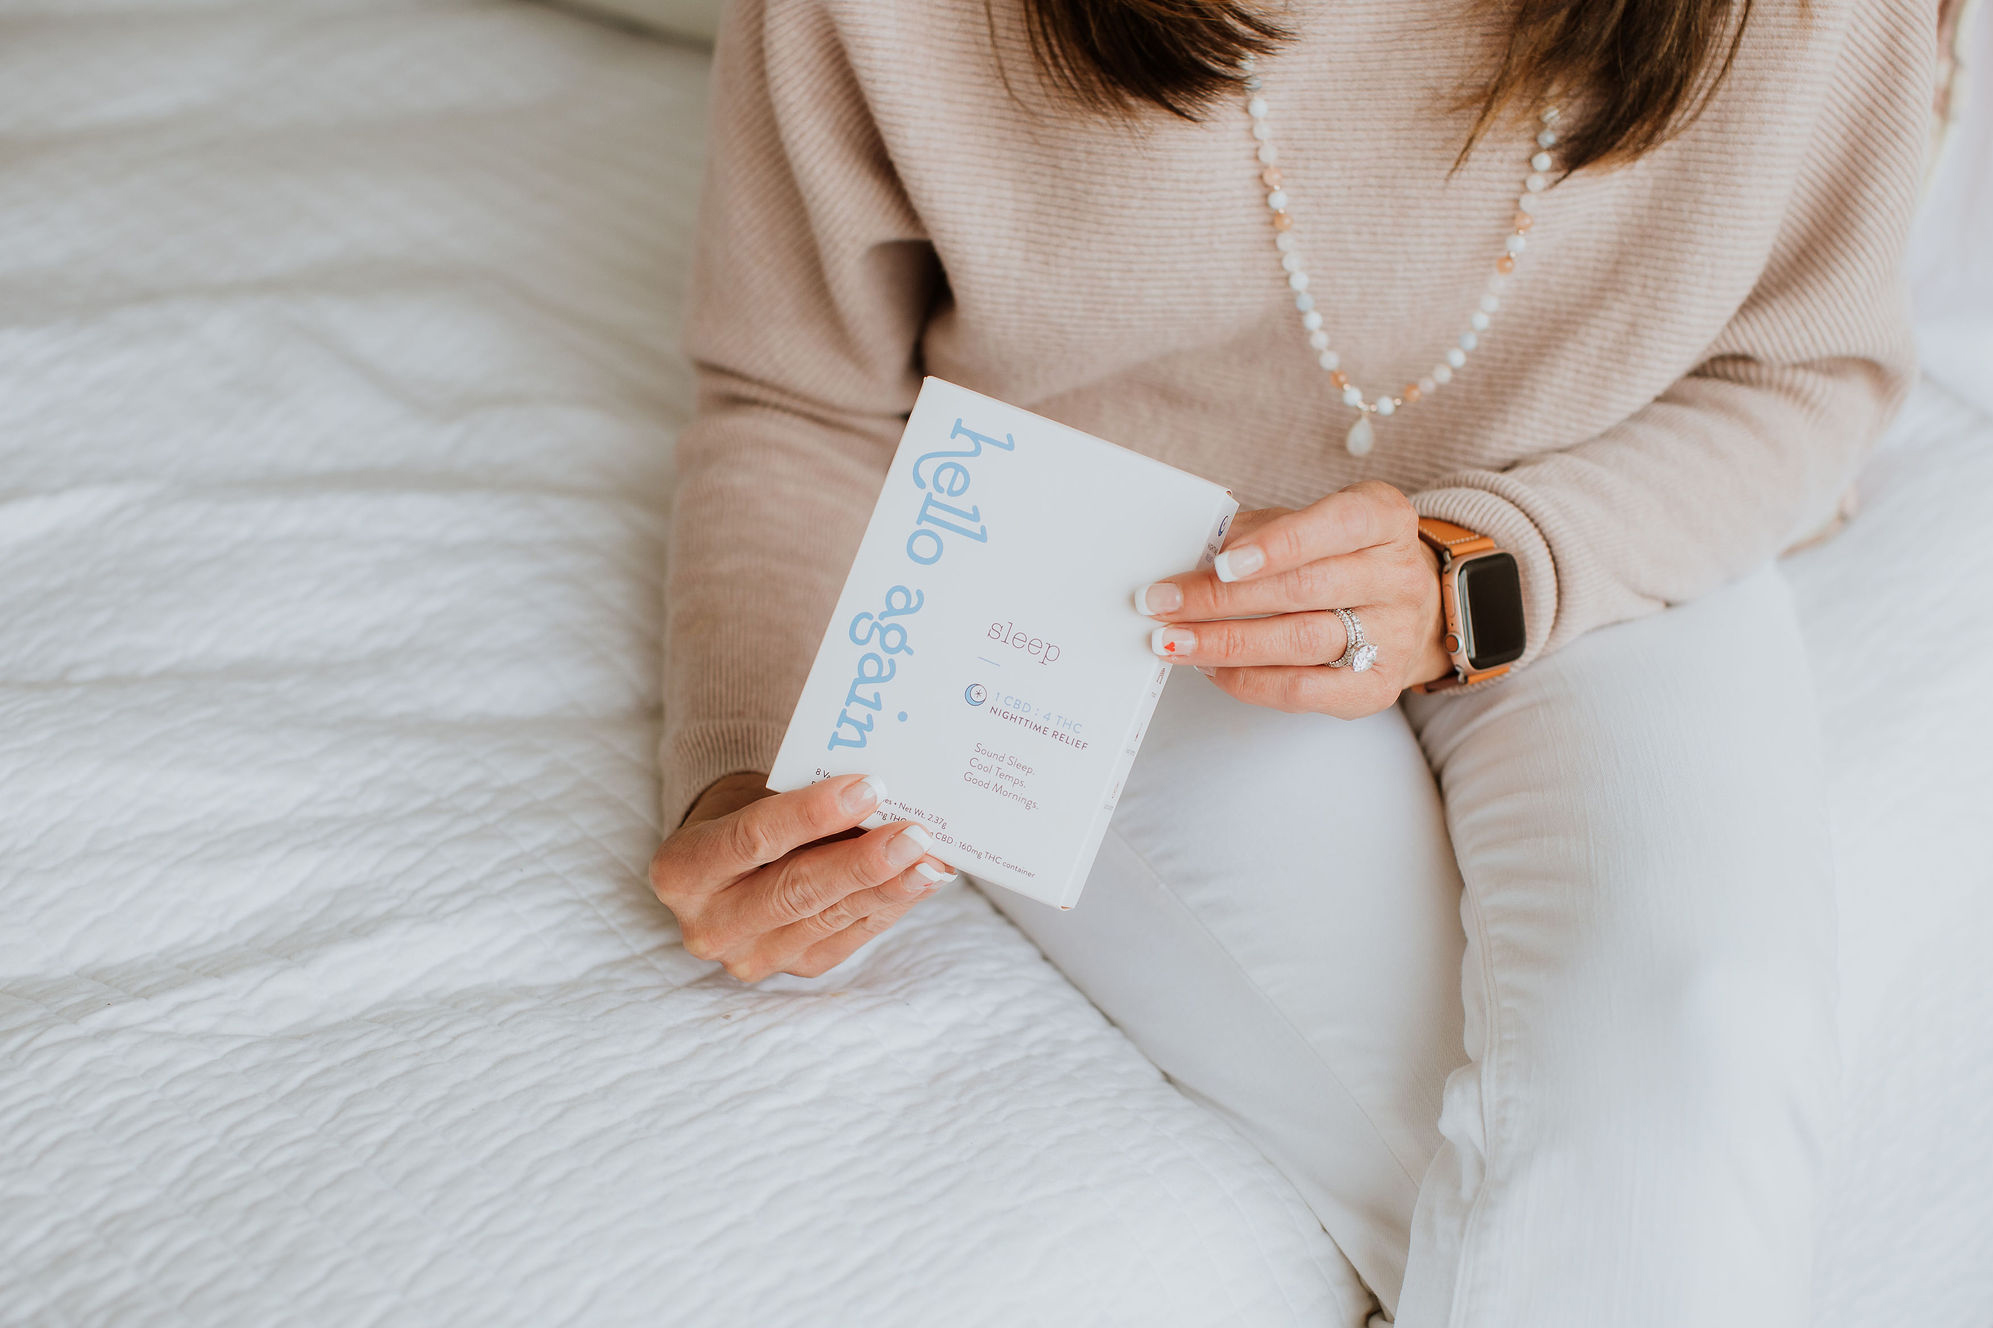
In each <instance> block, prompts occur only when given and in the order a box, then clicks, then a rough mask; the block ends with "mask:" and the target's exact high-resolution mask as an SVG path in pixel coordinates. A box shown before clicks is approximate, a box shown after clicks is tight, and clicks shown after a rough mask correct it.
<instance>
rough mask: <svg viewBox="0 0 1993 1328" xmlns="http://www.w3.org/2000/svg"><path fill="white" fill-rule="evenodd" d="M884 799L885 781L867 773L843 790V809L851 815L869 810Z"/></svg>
mask: <svg viewBox="0 0 1993 1328" xmlns="http://www.w3.org/2000/svg"><path fill="white" fill-rule="evenodd" d="M885 800H886V781H885V780H883V779H880V778H879V777H878V776H877V775H867V776H865V778H863V779H861V780H859V781H858V782H857V783H856V784H853V785H852V786H851V787H850V788H848V789H846V790H844V810H846V811H848V812H850V813H851V814H852V815H853V816H856V815H858V814H859V813H860V812H869V811H871V810H872V809H873V808H874V807H877V806H878V805H879V804H880V803H882V802H884V801H885Z"/></svg>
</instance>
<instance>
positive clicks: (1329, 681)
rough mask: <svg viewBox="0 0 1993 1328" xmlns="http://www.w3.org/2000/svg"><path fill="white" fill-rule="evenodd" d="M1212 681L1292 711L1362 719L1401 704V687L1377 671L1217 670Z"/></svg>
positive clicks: (1261, 702)
mask: <svg viewBox="0 0 1993 1328" xmlns="http://www.w3.org/2000/svg"><path fill="white" fill-rule="evenodd" d="M1211 680H1212V681H1213V682H1215V683H1216V684H1217V685H1218V686H1219V687H1220V688H1222V689H1223V690H1224V691H1226V692H1228V693H1230V694H1231V695H1233V696H1235V697H1237V698H1238V699H1239V700H1241V701H1244V702H1246V703H1247V704H1248V705H1256V706H1265V707H1266V708H1268V709H1269V710H1285V711H1287V712H1289V713H1290V714H1318V715H1333V716H1334V717H1335V718H1337V719H1362V718H1363V717H1364V716H1365V715H1374V714H1376V713H1377V712H1378V711H1380V710H1383V709H1385V708H1386V707H1387V706H1391V705H1394V704H1396V702H1397V700H1398V691H1399V689H1398V687H1397V685H1396V684H1394V683H1392V682H1391V681H1390V680H1388V679H1387V678H1384V677H1382V676H1381V675H1380V674H1379V673H1378V671H1377V670H1375V669H1372V670H1370V671H1369V672H1367V673H1356V672H1353V671H1352V670H1349V669H1324V668H1297V667H1291V666H1290V667H1274V668H1250V669H1217V670H1214V671H1213V672H1212V674H1211Z"/></svg>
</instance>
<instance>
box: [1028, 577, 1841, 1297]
mask: <svg viewBox="0 0 1993 1328" xmlns="http://www.w3.org/2000/svg"><path fill="white" fill-rule="evenodd" d="M1851 644H1852V643H1851ZM1435 774H1436V775H1437V777H1438V788H1435V786H1434V775H1435ZM1821 785H1822V780H1821V770H1820V744H1819V740H1818V732H1817V721H1816V712H1815V708H1814V701H1813V696H1812V692H1811V688H1810V686H1809V682H1808V675H1807V668H1806V660H1805V654H1804V650H1803V647H1802V644H1801V639H1800V633H1799V627H1798V623H1797V621H1796V619H1795V617H1794V614H1793V610H1792V606H1791V603H1790V600H1789V597H1788V594H1787V590H1786V587H1785V583H1784V581H1783V580H1782V579H1781V577H1780V576H1779V575H1778V573H1777V572H1776V570H1773V569H1767V570H1765V571H1762V572H1760V573H1758V574H1756V575H1754V576H1752V577H1750V578H1748V579H1747V580H1745V581H1742V582H1739V583H1737V584H1735V585H1733V586H1730V587H1728V588H1726V589H1724V590H1722V591H1719V592H1717V593H1715V594H1712V595H1710V596H1708V597H1707V598H1705V599H1703V600H1700V601H1698V602H1696V603H1695V604H1692V605H1688V606H1685V607H1682V608H1676V609H1672V610H1669V611H1667V612H1666V613H1663V614H1660V615H1658V616H1656V617H1652V618H1648V619H1645V620H1642V621H1639V622H1633V623H1627V624H1623V625H1620V626H1617V627H1612V628H1608V629H1605V630H1603V631H1599V632H1596V633H1593V634H1592V635H1591V636H1589V637H1587V638H1585V639H1584V640H1581V641H1579V642H1577V643H1576V644H1574V645H1572V646H1570V647H1569V648H1567V649H1565V650H1564V651H1562V652H1560V653H1559V654H1557V655H1555V656H1553V657H1551V658H1549V659H1546V660H1544V661H1542V662H1540V663H1538V664H1536V665H1535V666H1534V667H1532V668H1530V669H1528V670H1526V671H1525V672H1523V673H1521V674H1519V675H1517V676H1515V677H1513V678H1511V679H1508V680H1505V681H1503V682H1501V683H1499V684H1498V685H1496V686H1493V687H1490V688H1487V689H1485V690H1483V691H1480V692H1477V693H1473V694H1467V695H1456V696H1440V697H1418V698H1412V699H1411V700H1409V701H1408V702H1407V703H1406V704H1405V705H1404V706H1401V707H1399V708H1396V709H1393V710H1390V711H1386V712H1385V713H1383V714H1380V715H1375V716H1372V717H1371V718H1369V719H1366V720H1362V721H1359V722H1356V723H1344V722H1341V721H1338V720H1333V719H1328V718H1323V717H1319V716H1305V715H1304V716H1295V715H1283V714H1278V713H1276V712H1273V711H1269V710H1261V709H1255V708H1253V707H1249V706H1246V705H1243V704H1241V703H1239V702H1237V701H1234V700H1232V699H1231V698H1230V697H1228V696H1226V695H1225V694H1223V693H1222V692H1220V691H1218V690H1217V688H1215V687H1213V686H1211V685H1210V684H1209V683H1208V682H1207V681H1206V680H1205V679H1203V678H1201V677H1199V676H1198V675H1197V674H1195V673H1192V672H1185V673H1183V674H1182V675H1181V676H1179V677H1177V678H1175V679H1173V680H1172V682H1171V684H1170V686H1169V688H1168V690H1167V692H1166V693H1165V695H1164V699H1163V703H1162V706H1161V708H1160V710H1159V711H1158V713H1157V718H1156V721H1155V723H1154V724H1153V726H1152V727H1151V729H1150V733H1149V737H1148V740H1147V743H1146V745H1145V746H1144V748H1143V751H1142V757H1141V760H1140V762H1139V763H1138V764H1137V766H1136V770H1135V773H1134V775H1133V777H1132V778H1131V779H1130V781H1129V784H1128V787H1127V790H1126V792H1125V793H1124V794H1123V797H1122V800H1121V804H1120V807H1119V809H1118V810H1117V811H1116V813H1115V818H1114V823H1113V828H1112V832H1111V833H1110V834H1109V836H1108V839H1107V843H1106V845H1105V847H1104V848H1103V849H1102V851H1101V855H1100V859H1099V863H1098V865H1097V866H1096V868H1095V870H1094V873H1093V876H1092V878H1091V880H1090V881H1089V882H1088V884H1087V888H1086V893H1085V895H1084V896H1083V897H1082V899H1081V900H1080V903H1079V906H1078V907H1077V908H1076V909H1074V910H1073V911H1072V912H1070V913H1064V914H1062V913H1059V912H1057V911H1055V910H1052V909H1048V908H1045V907H1044V906H1042V905H1039V904H1035V903H1033V902H1032V901H1029V900H1025V899H1022V898H1019V897H1017V896H1013V895H1008V894H1006V893H1005V892H1003V891H1001V890H991V891H990V894H991V895H992V897H994V898H995V899H996V900H997V902H998V903H999V904H1000V905H1001V906H1002V907H1003V909H1004V910H1005V912H1006V913H1008V914H1009V915H1010V917H1011V918H1012V919H1013V920H1014V921H1016V922H1017V924H1018V925H1019V926H1020V927H1022V928H1023V929H1024V930H1025V932H1027V933H1028V934H1029V935H1030V936H1031V937H1032V938H1033V939H1034V940H1035V941H1037V943H1038V944H1039V946H1040V947H1041V948H1042V949H1043V950H1044V951H1045V953H1046V954H1047V955H1048V956H1049V957H1050V958H1051V959H1052V960H1053V962H1055V963H1056V964H1058V965H1059V966H1060V967H1061V968H1062V969H1063V970H1064V971H1065V972H1066V974H1067V975H1068V976H1069V977H1070V978H1071V979H1072V980H1073V981H1074V982H1075V983H1076V984H1077V985H1078V986H1079V987H1080V988H1081V989H1082V990H1083V991H1085V992H1086V993H1087V994H1088V996H1090V997H1091V998H1092V999H1093V1001H1094V1002H1095V1003H1096V1004H1097V1005H1099V1006H1100V1008H1101V1009H1102V1010H1104V1011H1105V1012H1106V1013H1107V1014H1108V1015H1109V1017H1111V1018H1112V1019H1114V1020H1115V1021H1116V1022H1117V1023H1119V1024H1120V1025H1121V1027H1122V1028H1123V1029H1125V1030H1126V1031H1127V1032H1128V1034H1129V1035H1130V1036H1131V1037H1132V1038H1133V1039H1134V1040H1135V1042H1136V1043H1137V1044H1138V1045H1139V1046H1140V1047H1141V1048H1142V1049H1143V1050H1144V1051H1145V1052H1146V1053H1147V1054H1148V1055H1149V1056H1150V1058H1151V1059H1153V1060H1154V1061H1155V1062H1156V1064H1157V1065H1159V1066H1161V1067H1162V1068H1163V1069H1164V1070H1165V1071H1167V1072H1168V1073H1169V1074H1170V1075H1171V1076H1172V1077H1173V1078H1174V1079H1175V1080H1176V1082H1177V1083H1178V1084H1179V1085H1180V1086H1181V1087H1182V1088H1183V1089H1184V1090H1185V1091H1186V1092H1188V1093H1190V1094H1191V1095H1193V1096H1195V1097H1197V1098H1199V1099H1201V1100H1203V1101H1204V1102H1206V1103H1208V1104H1209V1105H1210V1106H1211V1107H1213V1108H1214V1109H1216V1110H1217V1111H1219V1112H1221V1113H1222V1114H1224V1115H1225V1116H1227V1117H1229V1118H1230V1119H1231V1120H1233V1121H1234V1122H1235V1123H1236V1124H1237V1125H1238V1126H1239V1128H1240V1129H1242V1130H1243V1131H1244V1132H1245V1133H1246V1134H1247V1135H1248V1136H1249V1137H1251V1138H1252V1139H1253V1140H1254V1141H1255V1142H1257V1143H1258V1144H1259V1146H1260V1147H1261V1148H1262V1149H1263V1150H1264V1151H1265V1153H1266V1154H1267V1156H1268V1157H1270V1158H1271V1159H1272V1160H1273V1161H1274V1162H1275V1163H1276V1164H1278V1165H1279V1166H1280V1167H1281V1168H1282V1170H1284V1171H1285V1172H1286V1173H1287V1174H1288V1175H1289V1176H1290V1177H1291V1178H1292V1179H1293V1180H1294V1182H1295V1184H1296V1185H1297V1186H1298V1187H1299V1188H1300V1190H1301V1192H1302V1194H1303V1195H1304V1196H1305V1197H1306V1198H1307V1199H1308V1201H1309V1203H1310V1204H1311V1205H1312V1206H1313V1208H1314V1210H1315V1212H1316V1213H1317V1214H1318V1215H1319V1216H1320V1217H1321V1220H1322V1223H1323V1225H1324V1226H1325V1227H1326V1228H1327V1229H1328V1231H1329V1233H1330V1235H1332V1236H1333V1237H1334V1238H1335V1239H1336V1242H1337V1243H1338V1245H1339V1246H1340V1247H1341V1248H1342V1250H1343V1252H1344V1253H1345V1254H1347V1255H1348V1256H1349V1259H1350V1261H1351V1263H1352V1264H1353V1265H1354V1266H1355V1268H1356V1270H1357V1271H1358V1273H1360V1274H1361V1276H1362V1278H1363V1280H1364V1282H1365V1283H1366V1284H1367V1285H1368V1287H1369V1289H1370V1291H1371V1292H1372V1293H1374V1294H1375V1296H1376V1298H1377V1300H1378V1301H1379V1302H1380V1303H1381V1305H1382V1306H1383V1308H1384V1310H1385V1311H1386V1312H1387V1313H1390V1314H1392V1315H1393V1316H1394V1318H1395V1322H1396V1323H1398V1324H1399V1325H1401V1328H1441V1325H1449V1326H1451V1328H1688V1326H1690V1325H1693V1328H1726V1326H1727V1325H1740V1326H1741V1325H1751V1328H1775V1326H1778V1325H1788V1324H1790V1325H1798V1324H1801V1323H1802V1322H1804V1318H1805V1311H1806V1308H1807V1305H1808V1303H1809V1301H1808V1297H1809V1290H1810V1280H1811V1264H1812V1247H1813V1237H1814V1224H1815V1210H1816V1201H1817V1198H1818V1190H1819V1185H1820V1174H1821V1162H1822V1156H1821V1155H1822V1149H1823V1145H1824V1142H1825V1140H1826V1137H1827V1135H1828V1134H1829V1132H1830V1129H1831V1126H1832V1122H1833V1115H1834V1110H1835V1106H1836V1101H1837V1086H1838V1068H1837V1058H1836V1043H1835V1036H1834V1027H1833V1016H1834V998H1835V955H1834V935H1835V924H1834V916H1833V899H1834V896H1833V889H1832V879H1831V871H1832V867H1831V863H1830V861H1829V855H1828V836H1827V828H1826V826H1825V824H1824V822H1823V817H1822V812H1821V808H1822V806H1823V797H1822V787H1821ZM1441 790H1444V810H1443V811H1442V798H1441ZM1449 831H1450V832H1451V846H1450V847H1449V842H1448V839H1449ZM1456 856H1457V859H1458V863H1459V866H1458V869H1457V870H1456V867H1455V860H1456ZM1463 881H1464V885H1465V888H1464V889H1463V888H1462V886H1463ZM1463 925H1464V935H1463ZM1463 1016H1464V1017H1463ZM1351 1300H1352V1303H1351V1304H1350V1306H1349V1313H1348V1315H1347V1316H1346V1321H1347V1322H1348V1323H1350V1324H1361V1323H1362V1322H1364V1320H1365V1318H1366V1317H1368V1314H1369V1310H1370V1306H1369V1304H1368V1297H1366V1296H1363V1295H1362V1293H1361V1290H1360V1289H1357V1290H1356V1291H1355V1293H1354V1294H1353V1295H1352V1297H1351Z"/></svg>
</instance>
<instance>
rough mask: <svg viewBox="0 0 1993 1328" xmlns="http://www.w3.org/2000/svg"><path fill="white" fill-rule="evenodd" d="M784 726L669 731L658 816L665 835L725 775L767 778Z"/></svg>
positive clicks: (740, 723) (744, 723)
mask: <svg viewBox="0 0 1993 1328" xmlns="http://www.w3.org/2000/svg"><path fill="white" fill-rule="evenodd" d="M782 733H783V726H782V725H780V724H769V723H760V722H756V721H752V720H732V721H723V722H720V723H714V724H697V725H693V726H691V727H689V728H684V729H679V728H674V727H672V726H670V725H669V724H667V725H666V728H665V736H664V742H663V745H662V748H661V750H660V751H659V752H658V770H659V773H660V775H661V777H662V784H663V788H662V790H661V791H660V793H659V797H658V804H659V810H660V812H661V813H662V815H663V827H664V830H665V833H667V834H669V833H670V832H671V830H672V829H673V828H674V827H675V826H677V825H678V824H679V823H680V822H682V821H683V820H684V819H685V813H686V812H688V811H690V810H691V809H692V804H693V803H694V802H695V801H697V800H698V797H699V795H700V794H701V793H704V792H705V791H706V788H707V786H708V785H710V784H711V783H712V782H713V781H714V780H716V779H718V778H719V777H720V776H722V775H731V774H736V773H739V772H741V771H746V770H752V771H755V772H756V773H759V774H766V773H767V772H768V768H769V767H770V766H772V765H774V764H775V753H776V752H777V751H778V750H780V748H781V746H782Z"/></svg>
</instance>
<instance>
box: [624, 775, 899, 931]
mask: <svg viewBox="0 0 1993 1328" xmlns="http://www.w3.org/2000/svg"><path fill="white" fill-rule="evenodd" d="M884 792H885V786H884V785H883V784H882V783H881V782H880V781H878V780H876V779H872V778H870V777H869V776H864V775H839V776H836V777H835V778H831V779H825V780H819V781H818V782H817V783H814V784H811V785H810V786H809V787H807V788H800V789H796V790H795V791H793V792H790V793H777V794H775V795H774V796H773V797H767V798H762V799H761V800H760V801H758V802H752V803H749V804H748V805H747V806H745V807H742V808H740V809H739V810H738V811H733V812H729V813H728V814H727V815H725V816H721V817H718V818H716V819H714V820H710V821H702V822H700V823H698V824H696V825H688V826H686V827H684V828H683V829H682V830H680V831H679V832H678V833H677V834H674V835H672V836H671V838H670V839H668V840H666V841H665V844H664V848H663V849H661V850H659V853H658V859H657V861H656V862H654V863H653V866H652V873H651V877H652V884H653V886H654V887H655V888H657V890H658V892H659V895H660V897H663V896H664V893H665V888H666V887H665V885H663V884H660V877H661V876H663V877H666V878H669V877H672V876H674V875H675V876H682V877H685V878H687V879H689V880H693V881H698V882H702V883H706V884H708V885H711V884H718V883H722V882H725V881H730V880H733V879H734V878H736V877H739V876H743V875H745V874H746V873H748V872H751V871H754V870H755V869H756V868H758V867H763V866H766V865H767V864H769V863H771V862H775V861H777V860H779V859H780V858H781V857H782V856H783V855H785V854H787V853H790V852H793V851H794V850H796V849H798V848H801V847H802V846H803V845H805V844H808V843H812V842H814V841H816V840H819V839H824V838H826V837H828V836H830V835H834V834H837V833H838V832H840V831H843V830H849V829H851V828H852V827H853V826H855V825H857V824H858V823H859V822H860V821H863V820H864V819H865V818H866V817H867V816H869V815H871V813H872V811H873V809H874V808H876V807H877V806H878V805H879V798H880V796H881V795H882V794H883V793H884ZM665 902H666V903H670V902H671V901H670V900H669V899H668V898H667V899H666V900H665Z"/></svg>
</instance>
